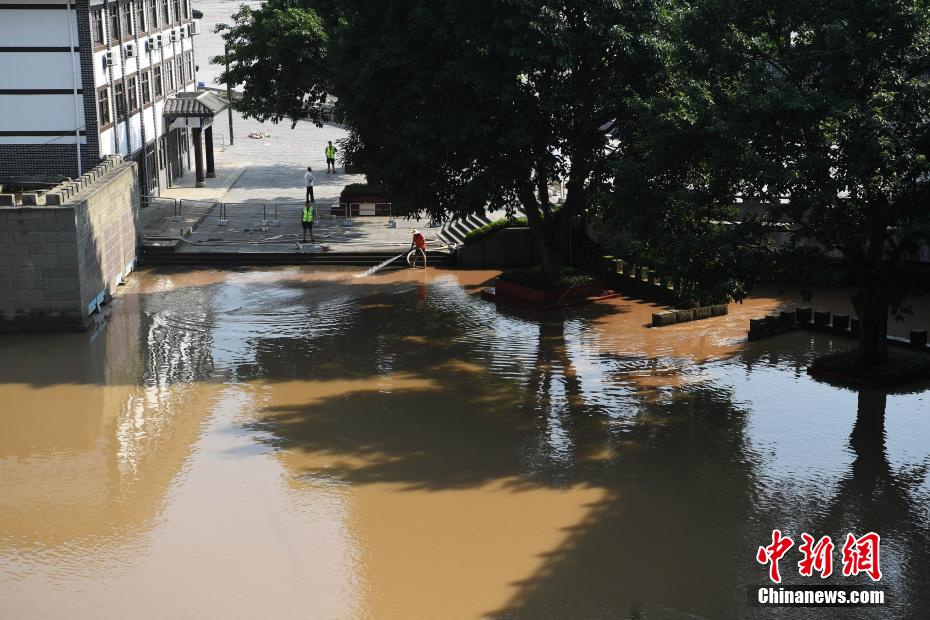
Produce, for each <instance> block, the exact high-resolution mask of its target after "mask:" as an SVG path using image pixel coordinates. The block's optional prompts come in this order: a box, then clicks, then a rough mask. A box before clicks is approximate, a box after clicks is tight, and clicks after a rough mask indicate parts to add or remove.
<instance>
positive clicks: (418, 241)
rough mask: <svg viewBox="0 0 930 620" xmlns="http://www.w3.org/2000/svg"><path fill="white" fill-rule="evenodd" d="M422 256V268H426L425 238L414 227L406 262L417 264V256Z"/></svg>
mask: <svg viewBox="0 0 930 620" xmlns="http://www.w3.org/2000/svg"><path fill="white" fill-rule="evenodd" d="M420 256H422V257H423V269H426V238H425V237H424V236H423V233H421V232H420V231H419V230H417V229H416V228H414V229H413V241H411V242H410V252H409V253H408V254H407V264H408V265H410V266H411V267H416V266H417V258H419V257H420Z"/></svg>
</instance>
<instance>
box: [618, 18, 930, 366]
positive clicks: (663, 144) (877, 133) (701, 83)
mask: <svg viewBox="0 0 930 620" xmlns="http://www.w3.org/2000/svg"><path fill="white" fill-rule="evenodd" d="M678 18H679V21H678V22H677V29H676V33H677V36H675V37H673V40H674V41H675V46H674V49H675V52H674V53H675V61H674V62H673V63H670V64H669V65H668V66H670V67H671V73H670V74H669V75H670V77H669V84H670V85H671V86H672V87H671V88H669V89H668V90H666V91H664V92H661V93H659V94H658V96H656V97H652V98H650V99H646V100H644V102H643V106H642V107H641V108H640V113H641V116H642V119H643V123H642V124H641V127H642V128H648V127H650V125H652V126H655V127H657V128H658V130H654V131H652V133H651V134H650V135H644V134H643V133H642V132H640V133H638V134H637V135H636V137H635V139H634V140H633V141H632V142H631V143H632V144H633V145H634V147H636V148H633V149H632V153H633V154H632V156H631V158H630V160H631V162H632V163H628V169H626V170H621V173H628V172H629V169H632V170H633V171H634V174H627V177H628V179H627V180H629V181H631V182H630V187H632V188H634V189H635V190H636V195H639V196H644V195H647V194H649V193H650V192H655V193H654V194H652V195H653V204H655V201H656V200H657V199H658V200H662V199H664V198H665V197H668V196H671V197H673V198H674V197H676V196H681V195H682V193H683V192H685V193H687V194H688V196H686V198H688V199H691V200H688V199H684V200H680V201H677V200H671V201H668V202H667V203H666V204H664V205H657V210H658V212H659V215H653V216H652V219H653V220H656V219H658V220H662V219H663V218H664V220H665V221H668V220H669V219H675V218H685V220H686V219H687V218H688V217H689V216H687V215H684V214H683V211H684V209H686V208H687V207H684V208H682V207H681V205H688V206H691V207H692V208H693V212H692V213H691V215H690V218H691V219H693V220H694V221H695V229H696V230H698V233H699V234H698V236H697V238H700V233H701V232H702V231H704V230H706V228H707V227H708V224H709V223H712V222H713V223H719V222H726V221H729V222H739V224H738V225H734V226H735V228H732V229H734V230H735V229H738V228H739V227H743V228H744V232H745V233H746V236H745V237H744V238H743V239H741V240H740V241H739V243H740V244H742V245H747V244H748V245H752V244H753V243H755V241H757V240H762V239H763V233H765V234H768V235H769V236H770V237H771V232H772V230H773V229H772V227H773V226H781V227H782V230H783V231H785V234H784V235H783V236H785V237H786V240H787V243H786V245H784V246H783V247H782V253H783V254H785V255H793V256H794V257H799V256H800V257H804V258H805V259H806V262H807V265H806V267H807V269H805V270H803V271H801V270H797V271H795V273H794V274H793V275H794V276H795V277H798V276H800V275H802V274H819V275H820V276H823V275H824V272H825V271H829V270H832V271H834V275H836V276H845V277H848V278H850V279H851V280H852V281H854V282H855V284H856V293H855V296H854V297H853V304H854V306H855V308H856V311H857V314H858V316H859V319H860V322H861V339H860V357H861V359H862V360H863V361H868V362H883V361H884V360H885V359H886V354H887V349H886V347H887V344H886V342H887V340H886V336H887V328H888V325H887V321H888V316H889V310H892V311H897V310H899V309H900V308H901V306H902V304H903V303H904V302H905V300H906V299H907V298H908V296H910V295H914V294H917V293H920V292H922V291H924V290H926V288H927V286H928V284H930V278H928V274H927V272H926V269H925V268H923V267H922V266H921V265H919V264H917V263H915V262H912V261H911V260H910V258H911V257H910V256H909V254H910V252H908V251H907V250H912V249H913V246H914V245H915V244H916V243H919V242H921V241H926V239H927V223H928V220H927V216H928V206H927V205H928V202H927V200H928V198H930V196H928V189H930V187H928V179H930V177H928V174H930V167H928V160H927V156H928V150H930V81H928V72H930V3H928V2H927V0H899V1H895V2H887V1H880V0H823V1H821V2H816V3H813V2H800V1H799V2H775V3H772V2H764V1H762V0H748V1H747V0H739V1H736V0H713V1H708V2H705V3H701V4H699V5H695V6H693V7H688V8H687V10H685V11H683V12H682V13H681V14H679V15H678ZM683 140H686V141H687V144H686V145H685V148H689V149H690V153H689V155H688V156H685V157H676V156H672V157H669V158H667V159H665V160H664V161H663V160H662V158H661V157H657V154H658V153H660V152H661V151H662V150H665V151H666V152H669V153H671V152H672V151H673V150H674V149H677V148H679V147H681V146H682V144H683ZM637 161H639V162H640V163H641V162H648V165H647V166H646V167H645V169H643V166H641V165H640V166H639V168H638V167H637V165H638V164H637ZM650 165H651V166H653V168H649V166H650ZM620 176H623V174H621V175H620ZM668 177H671V178H672V182H670V183H669V182H667V181H668ZM637 184H638V185H639V186H638V187H637ZM620 195H621V196H622V192H621V194H620ZM737 195H739V196H742V197H743V198H746V199H748V200H749V201H754V200H758V201H760V202H761V204H762V205H764V207H763V208H761V209H756V210H753V209H749V208H745V207H744V208H740V209H738V210H737V212H736V213H733V210H734V209H733V207H732V201H731V199H732V198H735V197H736V196H737ZM695 197H697V199H696V200H695V199H694V198H695ZM627 208H628V209H630V211H631V212H632V214H633V215H634V216H636V215H638V216H642V213H641V212H639V211H637V209H636V208H635V205H632V204H631V203H629V202H628V203H627ZM679 221H680V220H679ZM747 223H748V226H747ZM765 225H768V228H766V227H765ZM670 228H671V229H672V230H675V227H674V226H672V227H670ZM680 228H681V227H680V225H679V230H678V232H682V233H686V232H687V231H682V230H680ZM728 228H729V227H728ZM654 230H656V231H661V230H662V229H660V228H654ZM766 231H767V232H766ZM691 238H692V239H693V238H694V237H693V236H692V237H691ZM663 239H664V241H665V242H666V243H668V242H669V239H668V235H666V236H665V237H664V238H663ZM679 239H688V235H687V234H683V235H682V236H681V237H679ZM683 245H687V242H685V243H684V244H683ZM795 265H797V263H795Z"/></svg>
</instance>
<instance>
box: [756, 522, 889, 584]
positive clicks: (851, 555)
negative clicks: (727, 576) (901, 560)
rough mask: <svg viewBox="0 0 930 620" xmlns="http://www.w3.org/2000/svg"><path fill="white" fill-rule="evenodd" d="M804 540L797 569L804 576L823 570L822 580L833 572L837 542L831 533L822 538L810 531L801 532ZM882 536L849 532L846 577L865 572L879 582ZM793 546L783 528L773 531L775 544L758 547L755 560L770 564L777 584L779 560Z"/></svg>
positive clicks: (845, 567) (821, 573)
mask: <svg viewBox="0 0 930 620" xmlns="http://www.w3.org/2000/svg"><path fill="white" fill-rule="evenodd" d="M801 540H802V541H803V542H802V543H801V544H800V545H799V546H798V551H799V552H800V553H801V560H800V561H799V562H798V572H799V573H800V575H801V576H802V577H812V576H813V575H814V572H817V573H820V578H821V579H826V578H827V577H829V576H830V575H832V574H833V550H834V549H835V545H834V544H833V540H832V539H831V538H830V537H829V536H823V537H821V538H820V539H819V540H817V539H815V538H814V537H813V536H811V535H810V534H808V533H806V532H805V533H803V534H801ZM880 544H881V537H880V536H879V535H878V534H876V533H875V532H869V533H868V534H865V535H863V536H860V537H858V538H857V537H856V535H855V534H847V535H846V542H845V544H844V545H843V576H844V577H854V576H856V575H858V574H859V573H865V574H866V575H868V576H869V577H870V578H871V579H872V581H880V580H881V578H882V571H881V565H880V557H879V546H880ZM793 546H794V541H793V540H792V539H791V537H790V536H783V535H782V533H781V530H772V543H771V544H770V545H767V546H765V547H759V550H758V551H757V552H756V561H757V562H758V563H759V564H762V565H763V566H766V565H767V566H768V567H769V579H771V580H772V581H773V582H774V583H781V571H780V570H779V567H778V561H779V560H781V559H782V558H783V557H784V556H785V554H786V553H788V551H789V550H790V549H791V547H793Z"/></svg>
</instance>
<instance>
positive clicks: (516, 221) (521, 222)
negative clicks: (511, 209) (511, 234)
mask: <svg viewBox="0 0 930 620" xmlns="http://www.w3.org/2000/svg"><path fill="white" fill-rule="evenodd" d="M514 226H519V227H525V226H528V224H527V223H526V218H525V217H515V218H513V219H503V220H497V221H494V222H491V223H490V224H485V225H484V226H482V227H481V228H476V229H474V230H471V231H469V232H468V234H467V235H465V245H468V244H469V243H474V242H475V241H478V240H479V239H484V238H485V237H487V236H488V235H490V234H491V233H495V232H497V231H498V230H501V229H502V228H512V227H514Z"/></svg>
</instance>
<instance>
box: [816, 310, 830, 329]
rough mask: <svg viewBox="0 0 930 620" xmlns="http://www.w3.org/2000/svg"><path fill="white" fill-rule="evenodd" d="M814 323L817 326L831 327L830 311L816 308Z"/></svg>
mask: <svg viewBox="0 0 930 620" xmlns="http://www.w3.org/2000/svg"><path fill="white" fill-rule="evenodd" d="M814 325H815V326H816V327H829V326H830V313H829V312H827V311H826V310H823V311H821V310H815V311H814Z"/></svg>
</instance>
